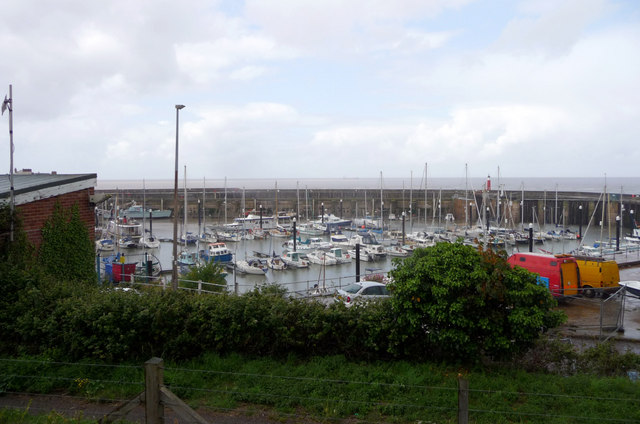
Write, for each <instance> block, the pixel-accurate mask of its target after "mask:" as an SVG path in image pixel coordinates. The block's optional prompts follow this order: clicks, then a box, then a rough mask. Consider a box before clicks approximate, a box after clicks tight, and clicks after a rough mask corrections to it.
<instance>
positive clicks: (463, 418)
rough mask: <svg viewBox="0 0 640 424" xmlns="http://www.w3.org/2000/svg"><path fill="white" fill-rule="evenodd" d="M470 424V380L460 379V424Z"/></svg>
mask: <svg viewBox="0 0 640 424" xmlns="http://www.w3.org/2000/svg"><path fill="white" fill-rule="evenodd" d="M468 423H469V380H467V379H466V378H462V377H458V424H468Z"/></svg>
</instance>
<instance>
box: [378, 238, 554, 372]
mask: <svg viewBox="0 0 640 424" xmlns="http://www.w3.org/2000/svg"><path fill="white" fill-rule="evenodd" d="M390 275H391V277H392V278H393V281H394V282H393V283H392V284H390V289H391V290H392V291H393V296H392V298H391V300H392V303H393V306H394V310H395V312H396V314H397V317H398V323H399V326H398V328H403V329H405V330H406V331H405V332H398V333H396V335H395V336H396V340H395V343H396V344H395V346H394V348H395V349H407V348H408V347H412V346H413V347H414V348H417V350H421V349H426V350H427V351H429V352H431V354H432V355H434V356H436V357H440V358H444V359H460V360H464V361H477V360H480V359H481V358H482V357H483V356H485V355H487V356H489V357H494V358H501V357H511V356H513V355H514V354H516V353H518V352H521V351H523V350H524V349H526V348H528V347H529V346H531V345H532V344H533V342H534V341H535V340H536V339H537V338H538V336H539V335H540V333H541V332H542V331H544V330H545V329H548V328H552V327H555V326H557V325H559V324H560V323H561V322H562V321H563V319H564V314H563V313H562V312H558V311H555V310H553V308H554V307H555V306H556V301H555V300H554V299H553V297H552V296H551V294H550V293H549V291H548V290H547V289H546V288H545V287H543V286H541V285H538V284H537V282H536V279H535V276H534V275H533V274H531V273H529V272H528V271H526V270H523V269H520V268H515V269H512V268H511V267H510V266H509V265H508V264H507V262H506V254H504V253H494V252H493V251H491V250H482V249H475V248H473V247H470V246H465V245H463V244H462V243H452V244H448V243H439V244H437V245H435V246H433V247H429V248H426V249H417V250H416V251H415V252H414V254H413V255H412V256H410V257H409V258H406V259H404V260H402V261H396V267H395V269H394V270H392V271H391V272H390ZM414 354H415V353H414Z"/></svg>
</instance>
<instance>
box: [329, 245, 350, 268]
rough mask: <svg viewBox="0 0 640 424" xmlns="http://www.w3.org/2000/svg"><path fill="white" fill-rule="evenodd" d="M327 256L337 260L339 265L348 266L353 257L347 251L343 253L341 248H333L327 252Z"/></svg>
mask: <svg viewBox="0 0 640 424" xmlns="http://www.w3.org/2000/svg"><path fill="white" fill-rule="evenodd" d="M327 256H328V257H330V258H333V259H335V260H336V263H337V264H338V265H340V264H347V263H350V262H351V255H349V253H347V252H346V251H343V250H342V248H340V247H332V248H331V249H329V250H327Z"/></svg>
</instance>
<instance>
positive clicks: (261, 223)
mask: <svg viewBox="0 0 640 424" xmlns="http://www.w3.org/2000/svg"><path fill="white" fill-rule="evenodd" d="M260 229H261V230H262V205H260Z"/></svg>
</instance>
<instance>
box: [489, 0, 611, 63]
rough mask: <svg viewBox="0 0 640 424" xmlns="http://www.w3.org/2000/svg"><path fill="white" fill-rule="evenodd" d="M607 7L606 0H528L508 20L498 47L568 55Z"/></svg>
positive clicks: (521, 51)
mask: <svg viewBox="0 0 640 424" xmlns="http://www.w3.org/2000/svg"><path fill="white" fill-rule="evenodd" d="M605 8H606V2H605V1H604V0H567V1H562V2H558V1H539V0H536V1H532V0H528V1H524V2H522V3H521V4H520V8H519V9H520V12H521V14H520V15H519V16H517V17H516V18H514V19H512V20H511V21H510V22H509V23H508V24H507V26H506V27H505V28H504V30H503V32H502V34H501V36H500V38H499V39H498V41H497V42H496V43H495V46H494V48H495V49H497V50H498V51H508V52H513V53H515V54H542V55H545V56H547V55H548V56H557V55H566V54H568V53H569V52H570V51H571V49H572V48H573V46H574V45H575V44H576V43H578V42H579V41H580V38H581V36H582V35H583V34H584V32H585V31H586V29H587V27H588V25H589V24H591V23H593V22H594V21H595V20H596V19H597V18H599V17H600V16H601V15H602V13H603V10H604V9H605Z"/></svg>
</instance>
